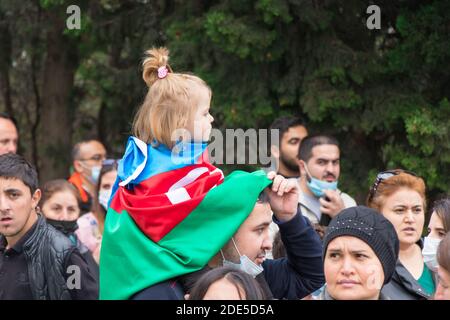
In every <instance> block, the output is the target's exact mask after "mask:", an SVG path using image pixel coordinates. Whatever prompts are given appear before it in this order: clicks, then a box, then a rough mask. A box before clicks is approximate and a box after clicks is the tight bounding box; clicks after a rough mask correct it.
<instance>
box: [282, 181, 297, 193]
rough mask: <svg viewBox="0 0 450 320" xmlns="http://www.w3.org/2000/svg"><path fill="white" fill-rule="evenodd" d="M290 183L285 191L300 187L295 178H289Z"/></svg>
mask: <svg viewBox="0 0 450 320" xmlns="http://www.w3.org/2000/svg"><path fill="white" fill-rule="evenodd" d="M287 181H288V184H287V186H286V188H285V189H284V192H291V191H292V190H293V189H296V188H298V183H297V180H295V179H288V180H287Z"/></svg>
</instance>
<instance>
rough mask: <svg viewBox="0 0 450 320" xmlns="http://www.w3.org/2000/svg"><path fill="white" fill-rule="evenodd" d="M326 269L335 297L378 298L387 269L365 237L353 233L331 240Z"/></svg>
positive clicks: (328, 282) (326, 256)
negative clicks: (353, 235)
mask: <svg viewBox="0 0 450 320" xmlns="http://www.w3.org/2000/svg"><path fill="white" fill-rule="evenodd" d="M324 269H325V270H324V271H325V279H326V283H327V291H328V293H329V294H330V295H331V296H332V297H333V298H334V299H336V300H375V299H378V297H379V295H380V290H381V287H382V286H383V282H384V271H383V267H382V265H381V263H380V260H379V259H378V257H377V256H376V255H375V252H374V251H373V250H372V248H371V247H370V246H369V245H368V244H367V243H365V242H364V241H362V240H360V239H358V238H356V237H352V236H342V237H337V238H335V239H333V240H332V241H330V243H329V244H328V247H327V252H326V255H325V262H324Z"/></svg>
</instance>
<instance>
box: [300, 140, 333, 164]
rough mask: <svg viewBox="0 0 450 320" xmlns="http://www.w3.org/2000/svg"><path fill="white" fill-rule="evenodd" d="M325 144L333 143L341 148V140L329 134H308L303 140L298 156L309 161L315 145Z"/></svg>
mask: <svg viewBox="0 0 450 320" xmlns="http://www.w3.org/2000/svg"><path fill="white" fill-rule="evenodd" d="M323 144H331V145H334V146H337V147H338V148H339V142H338V141H337V139H336V138H335V137H332V136H327V135H315V136H308V137H306V138H305V139H303V140H302V143H301V144H300V148H299V149H298V155H297V158H298V159H300V160H303V161H305V162H308V160H309V159H311V157H312V149H313V148H314V147H315V146H320V145H323Z"/></svg>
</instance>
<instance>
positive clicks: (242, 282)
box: [189, 267, 266, 300]
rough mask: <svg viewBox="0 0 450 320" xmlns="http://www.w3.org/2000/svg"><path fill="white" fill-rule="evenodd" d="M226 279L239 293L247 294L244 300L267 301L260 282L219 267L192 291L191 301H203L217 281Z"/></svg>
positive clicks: (207, 274)
mask: <svg viewBox="0 0 450 320" xmlns="http://www.w3.org/2000/svg"><path fill="white" fill-rule="evenodd" d="M221 279H226V280H228V281H229V282H231V283H232V284H233V285H234V286H235V287H236V289H237V290H238V292H239V296H240V297H241V291H243V293H244V294H245V296H244V297H241V299H242V300H265V299H266V296H265V294H264V291H263V290H262V288H261V287H260V285H259V284H258V282H257V281H256V280H255V279H254V278H253V277H252V276H251V275H249V274H247V273H245V272H243V271H240V270H236V269H235V268H232V267H219V268H214V269H212V270H211V271H208V272H207V273H205V274H203V275H202V276H201V277H200V279H199V280H198V281H197V283H196V284H195V286H194V288H193V289H192V291H191V293H190V295H189V300H202V299H203V298H204V297H205V294H206V292H207V291H208V289H209V287H210V286H211V285H212V284H213V283H214V282H216V281H218V280H221Z"/></svg>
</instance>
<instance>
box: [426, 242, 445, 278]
mask: <svg viewBox="0 0 450 320" xmlns="http://www.w3.org/2000/svg"><path fill="white" fill-rule="evenodd" d="M440 242H441V239H436V238H430V237H425V239H424V244H423V249H422V255H423V261H424V262H425V264H426V265H427V267H428V268H430V270H431V271H433V272H437V267H438V263H437V259H436V253H437V249H438V246H439V243H440Z"/></svg>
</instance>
